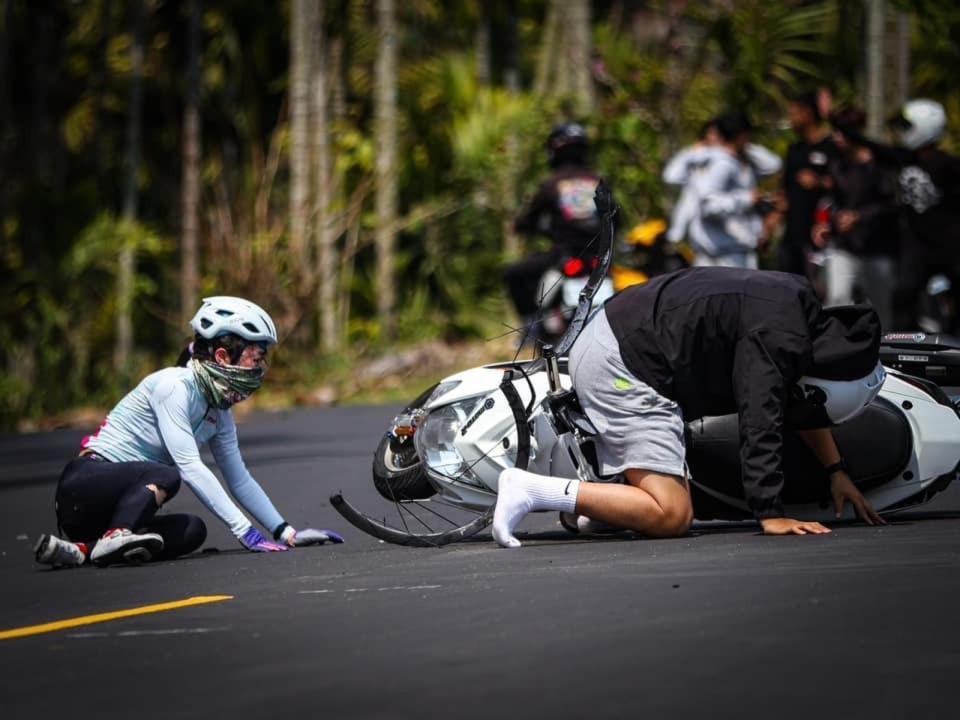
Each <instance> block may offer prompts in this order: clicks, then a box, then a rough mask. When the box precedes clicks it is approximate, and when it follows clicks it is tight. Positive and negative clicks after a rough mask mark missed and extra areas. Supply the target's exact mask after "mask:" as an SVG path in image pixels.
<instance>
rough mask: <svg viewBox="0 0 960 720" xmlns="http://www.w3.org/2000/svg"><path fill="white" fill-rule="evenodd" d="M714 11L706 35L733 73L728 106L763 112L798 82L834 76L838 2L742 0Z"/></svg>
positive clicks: (804, 83)
mask: <svg viewBox="0 0 960 720" xmlns="http://www.w3.org/2000/svg"><path fill="white" fill-rule="evenodd" d="M730 5H731V7H732V9H730V10H729V11H724V10H722V9H721V10H719V11H717V10H713V11H711V12H716V13H717V14H716V15H714V17H713V19H712V27H711V30H710V32H709V34H708V36H707V37H708V40H709V41H710V42H714V43H716V46H717V47H718V48H719V50H720V53H721V56H722V59H723V67H721V70H723V71H725V72H726V74H727V75H728V77H729V83H728V85H727V88H726V100H727V104H728V106H729V107H734V108H748V109H751V110H753V111H754V112H760V113H765V112H768V111H771V110H773V109H774V108H778V107H782V106H783V104H784V101H785V98H786V96H787V95H789V94H790V92H791V91H793V90H795V89H797V88H803V87H809V86H811V85H813V84H815V83H819V82H825V81H828V80H832V77H831V76H830V74H831V72H832V71H833V70H835V68H834V67H833V64H832V63H831V62H829V59H830V57H831V56H832V55H833V54H834V53H833V50H832V49H831V42H832V41H833V40H834V28H835V27H836V18H837V3H836V2H835V0H827V1H826V2H817V3H808V2H796V1H795V2H769V1H768V0H739V1H738V2H737V3H735V4H733V3H731V4H730Z"/></svg>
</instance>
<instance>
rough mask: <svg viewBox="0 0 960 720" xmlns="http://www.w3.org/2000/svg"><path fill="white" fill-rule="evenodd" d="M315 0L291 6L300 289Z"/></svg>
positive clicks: (295, 265)
mask: <svg viewBox="0 0 960 720" xmlns="http://www.w3.org/2000/svg"><path fill="white" fill-rule="evenodd" d="M313 7H314V2H313V0H293V3H292V4H291V9H290V38H291V42H290V255H291V257H290V266H291V268H292V269H293V275H294V280H295V281H296V287H297V290H298V291H299V290H300V289H301V288H302V284H303V281H304V274H305V271H306V270H307V267H308V266H307V263H308V261H309V258H308V252H307V237H308V235H307V233H308V225H309V223H308V220H309V213H310V206H309V196H310V55H311V49H310V33H311V28H312V23H311V22H310V17H311V16H312V15H313V11H312V8H313Z"/></svg>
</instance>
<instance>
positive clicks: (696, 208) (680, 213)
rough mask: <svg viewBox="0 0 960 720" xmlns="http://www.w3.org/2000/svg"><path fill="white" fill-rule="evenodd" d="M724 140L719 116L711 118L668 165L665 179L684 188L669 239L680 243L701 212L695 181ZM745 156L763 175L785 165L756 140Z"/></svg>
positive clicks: (775, 171) (685, 237)
mask: <svg viewBox="0 0 960 720" xmlns="http://www.w3.org/2000/svg"><path fill="white" fill-rule="evenodd" d="M722 141H723V139H722V138H721V137H720V133H719V132H718V131H717V118H711V119H710V120H709V121H708V122H707V123H706V125H704V127H703V129H702V130H701V131H700V135H699V137H698V139H697V142H695V143H694V144H693V145H689V146H687V147H685V148H683V149H682V150H680V151H679V152H677V153H675V154H674V155H673V157H671V158H670V160H668V161H667V164H666V165H665V166H664V168H663V175H662V178H663V182H664V183H666V184H667V185H674V186H677V187H679V188H680V195H679V196H678V197H677V202H676V204H675V205H674V206H673V212H672V213H671V215H670V227H669V228H668V229H667V240H669V241H670V242H672V243H679V242H683V241H684V240H687V239H688V234H689V231H690V225H691V223H692V222H693V220H694V218H695V217H697V216H698V215H699V213H700V198H699V197H698V195H697V186H696V183H695V182H694V181H695V179H696V178H697V177H698V176H699V175H701V174H702V173H703V171H704V170H705V169H706V167H707V165H708V164H709V162H710V158H711V156H712V152H713V150H712V149H713V148H716V147H718V146H719V145H720V144H721V143H722ZM744 156H745V158H746V160H747V162H749V163H750V165H751V166H753V169H754V170H755V171H756V174H757V175H758V176H759V177H766V176H768V175H775V174H776V173H778V172H780V168H781V167H782V165H783V164H782V163H781V162H780V158H779V157H777V156H776V155H775V154H774V153H773V152H771V151H770V150H768V149H767V148H765V147H763V146H762V145H757V144H755V143H747V144H746V145H745V146H744Z"/></svg>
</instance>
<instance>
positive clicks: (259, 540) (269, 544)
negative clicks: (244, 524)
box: [239, 527, 290, 552]
mask: <svg viewBox="0 0 960 720" xmlns="http://www.w3.org/2000/svg"><path fill="white" fill-rule="evenodd" d="M239 540H240V544H241V545H243V546H244V547H245V548H246V549H247V550H249V551H250V552H283V551H284V550H289V549H290V548H289V547H287V546H286V545H282V544H280V543H275V542H273V540H267V539H266V538H265V537H264V536H263V535H261V534H260V531H259V530H257V529H256V528H255V527H251V528H250V529H249V530H247V531H246V532H245V533H244V534H243V537H241V538H239Z"/></svg>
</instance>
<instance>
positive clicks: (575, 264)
mask: <svg viewBox="0 0 960 720" xmlns="http://www.w3.org/2000/svg"><path fill="white" fill-rule="evenodd" d="M583 268H584V264H583V260H581V259H580V258H570V259H569V260H567V261H566V262H565V263H564V264H563V274H564V275H566V276H567V277H577V276H578V275H580V274H581V273H582V272H583Z"/></svg>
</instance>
